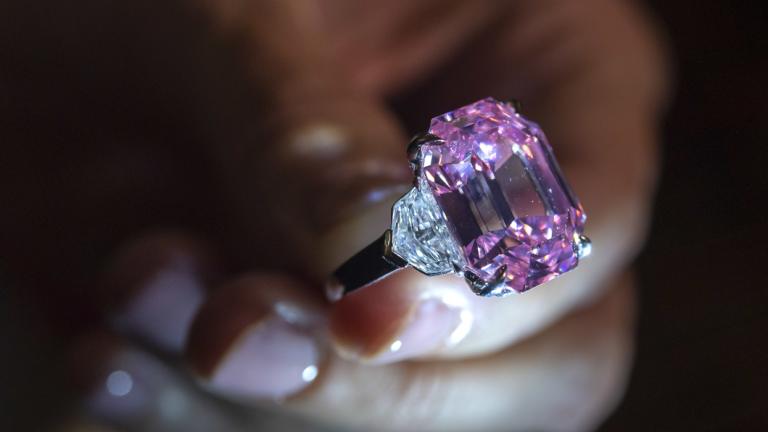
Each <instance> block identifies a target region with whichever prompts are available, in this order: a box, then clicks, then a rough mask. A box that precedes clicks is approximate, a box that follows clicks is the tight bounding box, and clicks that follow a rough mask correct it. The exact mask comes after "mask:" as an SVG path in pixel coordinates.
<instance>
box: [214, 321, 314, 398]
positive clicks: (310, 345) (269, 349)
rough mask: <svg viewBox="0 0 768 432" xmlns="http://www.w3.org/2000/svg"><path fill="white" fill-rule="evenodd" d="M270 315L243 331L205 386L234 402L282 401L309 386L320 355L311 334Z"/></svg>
mask: <svg viewBox="0 0 768 432" xmlns="http://www.w3.org/2000/svg"><path fill="white" fill-rule="evenodd" d="M297 324H298V323H296V322H291V319H290V317H289V316H281V314H279V313H272V314H270V315H268V316H267V317H265V319H263V320H262V321H260V322H257V323H254V324H252V325H250V326H248V327H246V328H245V329H244V330H243V332H242V333H241V334H240V336H239V337H237V339H236V340H235V342H234V343H233V345H232V346H231V347H230V348H229V350H228V352H226V353H225V354H224V357H223V358H222V359H221V360H220V361H219V363H218V365H217V366H216V367H215V369H214V370H213V372H212V374H211V376H210V378H209V381H208V385H209V388H210V389H211V390H212V391H214V392H218V393H222V394H224V395H226V396H228V397H231V398H235V399H277V400H280V399H283V398H286V397H288V396H291V395H293V394H295V393H298V392H300V391H301V390H303V389H304V388H306V387H307V386H308V385H310V384H311V383H312V382H313V381H314V380H315V378H316V376H317V373H318V367H319V361H320V351H319V347H318V342H317V340H316V338H315V336H314V335H313V334H311V332H310V331H308V330H307V329H305V328H302V326H300V325H297Z"/></svg>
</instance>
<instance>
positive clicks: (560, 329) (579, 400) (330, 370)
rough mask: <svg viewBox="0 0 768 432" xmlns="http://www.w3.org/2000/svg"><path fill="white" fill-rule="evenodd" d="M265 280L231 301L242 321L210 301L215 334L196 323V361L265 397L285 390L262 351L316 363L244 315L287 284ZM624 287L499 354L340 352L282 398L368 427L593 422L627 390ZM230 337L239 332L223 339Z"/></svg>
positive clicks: (212, 376) (217, 379)
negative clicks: (218, 312) (367, 358)
mask: <svg viewBox="0 0 768 432" xmlns="http://www.w3.org/2000/svg"><path fill="white" fill-rule="evenodd" d="M244 282H245V281H244ZM265 282H266V281H265V280H263V279H260V278H251V279H250V282H249V283H250V284H251V285H250V286H249V287H246V286H242V288H240V290H241V291H239V294H237V295H240V296H241V297H240V298H241V299H242V298H243V297H242V296H246V297H249V300H247V301H240V302H232V303H233V304H234V305H233V306H232V307H230V311H231V312H233V314H234V315H235V318H232V320H231V323H237V324H236V325H234V324H230V325H226V324H223V322H225V320H222V319H221V318H220V317H218V318H216V319H209V318H208V317H206V316H205V314H206V310H208V311H209V313H211V314H213V309H203V311H202V313H201V315H200V317H199V319H198V321H197V322H196V325H195V328H196V329H199V331H201V332H202V331H203V330H205V332H206V333H208V335H207V336H205V337H202V334H200V335H201V337H200V338H198V333H197V332H193V335H192V339H191V344H192V345H191V346H193V347H194V346H195V344H199V345H198V348H197V349H194V350H190V351H189V355H190V357H189V360H190V362H191V363H192V365H193V368H194V370H196V371H198V374H199V376H200V379H201V381H202V382H203V383H205V385H206V386H207V387H208V388H212V389H215V390H216V392H217V393H218V394H220V395H222V396H225V397H228V398H232V399H235V400H238V401H240V402H244V403H247V404H256V405H258V404H260V403H264V402H267V401H269V400H272V399H274V396H275V393H271V394H270V393H267V392H265V391H264V390H265V388H266V387H265V386H267V385H268V386H270V388H274V387H271V386H272V385H273V384H272V383H271V377H272V376H274V375H275V374H276V373H277V372H276V371H275V370H274V369H273V368H264V366H263V362H262V360H261V359H262V358H266V357H271V356H273V355H275V354H278V353H279V354H280V355H281V356H282V357H281V358H282V359H283V360H282V362H280V363H281V364H282V365H285V369H284V371H288V370H290V371H291V373H290V375H292V376H293V377H294V381H293V382H294V383H295V382H298V381H299V380H301V379H302V378H301V375H304V373H303V371H306V369H302V366H304V365H306V364H309V363H307V362H306V361H302V362H301V363H300V365H299V364H297V363H295V359H298V358H299V357H300V356H295V357H294V360H288V357H289V355H291V353H292V352H294V351H292V350H288V349H275V345H274V344H272V343H267V344H264V343H263V341H265V340H269V339H268V338H266V337H265V335H264V333H261V336H259V337H255V336H253V335H258V334H259V330H255V331H254V328H256V329H258V328H259V327H262V326H263V324H258V323H260V322H264V321H263V319H260V318H255V317H254V316H253V315H252V314H251V315H250V316H251V319H250V320H249V321H248V322H249V323H250V324H245V323H243V319H242V317H243V316H245V314H249V313H250V312H249V311H250V310H252V309H253V306H254V305H253V301H254V299H255V298H257V297H259V296H258V293H259V292H260V291H262V290H263V287H265V286H274V287H277V286H278V284H277V283H276V282H272V283H265ZM284 283H286V282H283V284H284ZM614 288H615V290H613V291H612V293H611V294H610V295H608V296H606V297H605V298H603V299H602V300H600V301H598V302H597V303H595V304H593V305H591V306H589V307H588V308H586V309H585V310H583V311H580V312H578V313H575V314H573V315H571V316H569V317H567V318H566V319H564V320H563V321H561V322H559V323H558V324H556V325H555V326H553V327H552V328H550V329H549V330H546V331H544V332H542V333H540V334H538V335H536V336H535V337H534V338H532V339H530V340H528V341H525V342H523V343H520V344H518V345H515V346H514V347H511V348H508V349H506V350H504V351H501V352H499V353H498V354H496V355H493V356H487V357H483V358H477V359H473V360H464V361H461V362H400V363H395V364H391V365H387V366H379V367H369V366H365V365H362V364H360V363H358V362H350V361H346V360H344V359H341V358H338V357H336V356H333V355H331V356H330V357H328V358H327V360H326V361H321V362H320V363H318V368H317V377H316V378H315V370H314V369H312V373H311V374H309V376H305V377H304V378H309V377H312V378H314V379H313V380H311V384H310V383H309V382H307V383H306V384H304V385H303V386H299V387H295V388H293V389H292V390H293V391H292V392H289V393H280V396H289V397H287V398H285V397H278V399H279V400H283V401H284V403H285V406H286V407H287V408H288V409H289V410H291V411H297V412H300V413H303V414H305V415H306V414H310V415H311V416H312V417H313V418H315V419H321V420H323V421H324V422H328V423H330V424H333V425H344V426H348V427H349V426H352V427H356V428H363V429H370V428H374V429H386V430H388V429H394V430H499V429H504V430H540V429H547V430H548V429H552V428H557V429H563V430H584V429H588V428H590V427H594V425H595V424H596V422H598V421H599V420H600V419H601V418H602V416H603V415H605V413H606V412H608V409H609V408H610V407H611V406H612V404H613V403H615V401H616V400H617V399H618V397H619V395H620V393H621V391H622V389H623V386H624V382H625V378H626V372H627V369H628V366H629V362H630V358H631V336H632V332H631V327H632V321H633V312H632V311H633V304H634V303H633V297H632V292H631V283H630V279H628V278H622V279H620V280H619V281H617V282H616V284H615V285H614ZM281 291H285V290H281ZM220 292H222V291H218V293H220ZM231 294H236V293H235V292H231ZM276 300H277V298H272V299H267V298H260V300H259V301H261V302H266V303H267V304H272V305H274V304H275V303H271V302H275V301H276ZM277 304H279V301H278V303H277ZM237 305H239V306H237ZM273 307H274V306H273ZM238 308H242V311H237V310H238ZM211 316H212V315H211ZM254 324H255V325H256V326H255V327H254ZM266 328H268V327H266ZM303 331H305V330H302V332H303ZM214 335H215V336H214ZM276 336H277V335H276ZM222 340H226V341H230V342H229V343H228V344H217V345H214V343H213V341H222ZM315 343H316V342H315ZM246 346H248V348H246ZM203 347H205V349H203ZM312 358H315V357H312ZM235 359H236V360H235ZM253 365H258V367H254V366H253ZM234 366H236V368H235V367H234ZM297 366H298V367H297ZM235 371H236V372H235ZM280 373H282V372H280ZM222 376H230V377H235V376H237V377H239V381H235V380H234V379H232V378H230V379H228V380H222V379H221V377H222ZM281 390H285V388H283V389H281Z"/></svg>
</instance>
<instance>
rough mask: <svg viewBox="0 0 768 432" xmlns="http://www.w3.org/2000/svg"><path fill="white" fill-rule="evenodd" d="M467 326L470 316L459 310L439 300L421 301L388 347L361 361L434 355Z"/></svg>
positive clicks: (467, 328) (455, 339)
mask: <svg viewBox="0 0 768 432" xmlns="http://www.w3.org/2000/svg"><path fill="white" fill-rule="evenodd" d="M471 324H472V315H471V314H470V313H469V312H468V311H467V310H466V309H464V308H463V307H460V306H457V305H454V304H449V303H447V302H445V301H443V300H442V299H440V298H427V299H424V300H422V301H421V302H420V303H419V304H418V305H417V306H415V308H414V310H413V313H412V315H411V316H410V318H409V319H408V321H407V322H406V324H405V325H404V326H403V328H402V329H401V331H400V333H399V334H398V335H397V336H395V337H394V338H393V339H392V340H391V342H390V344H389V346H386V347H384V349H383V350H382V351H380V352H379V353H378V354H376V355H375V356H373V357H370V358H367V359H365V362H366V363H370V364H386V363H393V362H397V361H401V360H406V359H409V358H415V357H420V356H424V355H427V354H430V353H434V352H435V351H437V350H439V349H441V348H444V347H447V346H450V345H453V344H455V343H457V342H459V341H460V340H461V339H463V338H464V336H465V335H466V333H467V332H468V331H469V327H471Z"/></svg>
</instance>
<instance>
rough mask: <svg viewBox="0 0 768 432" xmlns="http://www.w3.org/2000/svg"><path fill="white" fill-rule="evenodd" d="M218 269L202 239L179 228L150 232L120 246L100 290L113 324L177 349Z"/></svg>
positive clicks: (159, 346) (154, 344)
mask: <svg viewBox="0 0 768 432" xmlns="http://www.w3.org/2000/svg"><path fill="white" fill-rule="evenodd" d="M219 271H220V269H219V268H218V263H217V262H216V261H215V258H214V256H213V253H212V252H211V250H210V248H209V247H208V246H207V245H205V244H204V243H203V242H202V241H200V240H198V239H196V238H194V237H192V236H190V235H187V234H183V233H180V232H173V231H160V232H154V233H149V234H146V235H145V236H143V237H140V238H138V239H135V240H132V241H129V242H127V243H126V244H124V245H123V246H121V247H120V248H119V249H118V251H117V252H116V254H115V256H114V258H113V260H112V262H111V264H110V266H109V268H108V269H107V271H106V273H105V277H104V281H103V286H102V289H101V290H99V292H98V296H99V299H100V301H101V304H102V306H103V308H104V309H105V310H106V313H107V315H108V320H109V321H110V322H111V323H112V325H113V326H114V327H115V329H117V330H119V331H120V332H122V333H124V334H126V335H131V336H134V337H137V338H139V339H141V340H142V341H143V342H147V343H150V344H151V345H153V346H155V347H157V348H160V349H162V350H165V351H169V352H174V353H178V352H180V351H181V349H182V347H183V345H184V342H185V340H186V336H187V332H188V331H189V327H190V325H191V323H192V318H193V316H194V314H195V313H196V312H197V309H198V308H199V306H200V305H201V304H202V302H203V299H204V298H205V295H206V293H207V289H208V287H209V286H210V284H211V283H212V281H213V280H215V279H216V277H217V276H218V275H217V273H218V272H219Z"/></svg>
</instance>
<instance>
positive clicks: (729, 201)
mask: <svg viewBox="0 0 768 432" xmlns="http://www.w3.org/2000/svg"><path fill="white" fill-rule="evenodd" d="M650 4H651V6H652V8H653V9H654V11H655V12H656V14H657V16H658V18H659V19H660V21H661V22H662V24H663V26H664V27H666V31H667V33H668V39H669V42H670V43H671V47H672V50H673V55H674V57H675V62H676V65H675V67H676V71H675V75H676V76H675V81H676V91H675V93H676V94H675V95H674V103H673V105H672V107H671V111H670V112H669V115H668V118H667V121H666V125H665V128H664V134H663V140H664V143H665V144H664V148H665V150H664V164H663V175H662V179H661V183H660V185H659V192H658V199H657V205H656V212H655V218H654V223H653V228H652V232H651V237H650V239H649V242H648V245H647V247H646V250H645V252H644V253H643V254H642V256H641V257H640V260H639V265H638V268H639V275H640V278H641V286H642V290H641V292H640V304H641V308H642V309H641V311H640V314H639V317H640V318H639V326H638V351H637V357H636V360H635V361H636V366H635V369H634V372H633V374H632V378H631V382H630V387H629V389H628V392H627V395H626V398H625V399H624V400H623V401H622V403H621V405H620V406H619V408H618V410H617V411H616V412H615V413H614V415H613V416H612V417H611V418H610V419H609V420H608V422H607V423H606V424H605V425H604V427H603V430H604V431H635V430H637V431H651V430H652V431H657V430H679V431H689V430H690V431H694V430H695V431H705V430H718V431H719V430H747V431H749V430H768V406H766V405H767V404H768V276H766V274H768V252H767V251H766V246H768V213H767V211H768V206H766V205H765V204H764V201H765V200H766V199H768V118H767V116H766V114H768V109H766V104H767V103H768V32H767V31H766V27H767V26H768V6H766V5H768V2H726V1H714V0H707V1H696V2H693V1H689V2H676V1H653V2H650Z"/></svg>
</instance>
